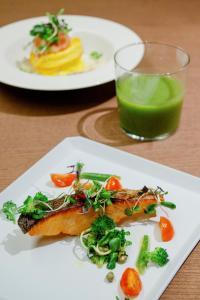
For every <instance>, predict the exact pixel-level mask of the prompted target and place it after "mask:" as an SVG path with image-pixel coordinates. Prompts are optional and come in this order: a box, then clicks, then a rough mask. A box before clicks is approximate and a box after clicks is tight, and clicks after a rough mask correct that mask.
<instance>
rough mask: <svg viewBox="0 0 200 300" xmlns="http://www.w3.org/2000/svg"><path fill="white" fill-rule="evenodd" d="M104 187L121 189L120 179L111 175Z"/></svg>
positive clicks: (113, 189) (108, 189) (115, 189)
mask: <svg viewBox="0 0 200 300" xmlns="http://www.w3.org/2000/svg"><path fill="white" fill-rule="evenodd" d="M105 189H106V190H107V191H119V190H121V189H122V185H121V182H120V180H119V179H118V178H117V177H115V176H111V177H110V178H109V179H108V181H107V184H106V186H105Z"/></svg>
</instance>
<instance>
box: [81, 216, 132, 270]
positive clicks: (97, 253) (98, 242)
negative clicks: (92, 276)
mask: <svg viewBox="0 0 200 300" xmlns="http://www.w3.org/2000/svg"><path fill="white" fill-rule="evenodd" d="M129 234H130V233H129V232H126V231H124V230H123V229H121V230H119V229H116V224H115V223H114V221H113V220H112V219H111V218H109V217H108V216H106V215H103V216H100V217H98V218H97V219H96V220H95V221H94V222H93V223H92V225H91V228H89V229H88V230H86V231H85V232H83V233H82V234H81V236H80V240H81V243H82V245H83V246H84V248H86V249H87V252H88V257H89V258H90V259H91V261H92V262H93V263H95V264H96V265H97V266H102V265H103V264H106V265H107V268H108V269H110V270H112V269H114V268H115V266H116V263H117V262H119V263H122V258H124V257H126V258H127V254H126V252H125V247H126V246H129V245H131V244H132V243H131V241H127V240H126V236H127V235H129ZM125 261H126V259H123V262H125Z"/></svg>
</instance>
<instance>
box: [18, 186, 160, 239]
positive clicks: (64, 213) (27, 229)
mask: <svg viewBox="0 0 200 300" xmlns="http://www.w3.org/2000/svg"><path fill="white" fill-rule="evenodd" d="M138 192H139V191H138V190H121V191H119V192H117V193H116V195H115V199H113V203H112V204H111V205H109V206H107V207H106V208H105V214H106V215H107V216H109V217H110V218H112V219H113V220H114V222H115V223H116V224H118V225H120V224H122V223H124V222H127V221H128V222H130V221H137V220H144V219H148V218H151V217H154V216H155V213H151V214H145V208H146V207H147V206H149V205H150V204H153V203H157V201H158V200H157V198H156V196H155V195H144V196H141V195H138ZM160 200H161V201H162V199H160ZM51 201H52V206H53V207H57V206H58V203H57V202H58V201H59V203H62V201H63V199H56V200H51ZM136 205H137V206H139V208H140V209H139V210H138V211H135V212H134V214H133V215H132V216H127V215H126V214H125V209H126V208H131V207H135V206H136ZM98 215H99V212H95V211H94V209H93V208H90V209H89V210H88V211H87V212H83V205H82V204H78V205H72V206H70V207H65V208H62V209H61V210H58V211H56V212H50V213H48V214H47V216H45V217H44V218H43V219H40V220H33V219H31V218H30V217H27V216H23V215H21V216H20V217H19V220H18V224H19V226H20V227H21V229H22V231H23V232H24V233H28V234H30V235H31V236H36V235H43V236H55V235H58V234H60V233H64V234H66V235H71V236H74V235H75V236H76V235H80V234H81V232H82V231H83V230H85V229H87V228H89V227H90V226H91V224H92V222H93V221H94V220H95V219H96V218H97V217H98Z"/></svg>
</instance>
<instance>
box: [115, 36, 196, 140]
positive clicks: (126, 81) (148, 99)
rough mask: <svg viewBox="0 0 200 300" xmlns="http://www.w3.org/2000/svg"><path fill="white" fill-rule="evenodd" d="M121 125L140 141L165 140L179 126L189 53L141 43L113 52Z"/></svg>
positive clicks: (173, 47)
mask: <svg viewBox="0 0 200 300" xmlns="http://www.w3.org/2000/svg"><path fill="white" fill-rule="evenodd" d="M114 60H115V73H116V95H117V102H118V111H119V119H120V126H121V128H122V129H123V131H124V132H125V133H126V134H127V135H128V136H130V137H132V138H134V139H139V140H158V139H164V138H166V137H168V136H169V135H171V134H173V133H174V132H175V131H176V130H177V128H178V125H179V121H180V115H181V108H182V103H183V97H184V93H185V79H186V71H187V66H188V64H189V62H190V57H189V55H188V53H187V52H186V51H185V50H183V49H181V48H178V47H176V46H172V45H167V44H162V43H156V42H144V43H137V44H131V45H127V46H125V47H123V48H121V49H119V50H118V51H117V52H116V53H115V55H114Z"/></svg>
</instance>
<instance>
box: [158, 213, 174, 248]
mask: <svg viewBox="0 0 200 300" xmlns="http://www.w3.org/2000/svg"><path fill="white" fill-rule="evenodd" d="M159 226H160V231H161V236H162V240H163V242H168V241H171V239H172V238H173V236H174V228H173V225H172V223H171V221H170V220H168V219H167V218H165V217H160V222H159Z"/></svg>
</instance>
